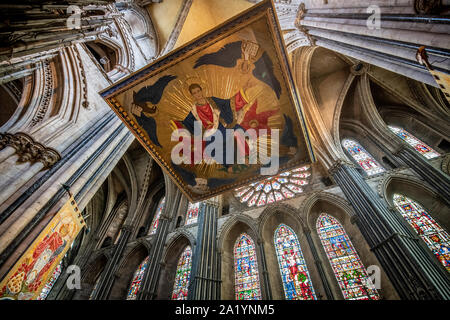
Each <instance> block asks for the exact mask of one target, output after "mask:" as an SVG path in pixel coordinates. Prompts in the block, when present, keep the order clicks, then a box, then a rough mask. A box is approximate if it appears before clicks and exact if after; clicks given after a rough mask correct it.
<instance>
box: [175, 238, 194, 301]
mask: <svg viewBox="0 0 450 320" xmlns="http://www.w3.org/2000/svg"><path fill="white" fill-rule="evenodd" d="M191 259H192V249H191V247H190V246H187V247H186V249H184V251H183V253H182V254H181V256H180V259H179V260H178V266H177V273H176V275H175V282H174V285H173V291H172V300H187V295H188V288H189V279H190V277H191V265H192V260H191Z"/></svg>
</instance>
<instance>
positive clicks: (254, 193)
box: [235, 166, 311, 207]
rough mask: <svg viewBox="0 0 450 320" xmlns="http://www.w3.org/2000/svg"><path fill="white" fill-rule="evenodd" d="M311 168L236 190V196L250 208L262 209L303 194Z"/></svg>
mask: <svg viewBox="0 0 450 320" xmlns="http://www.w3.org/2000/svg"><path fill="white" fill-rule="evenodd" d="M310 169H311V167H310V166H304V167H301V168H297V169H294V170H291V171H287V172H284V173H282V174H280V175H278V176H276V177H270V178H267V179H265V180H263V181H261V182H256V183H252V184H250V185H248V186H246V187H242V188H239V189H236V190H235V196H236V198H238V199H239V201H240V202H241V203H246V204H247V206H248V207H254V206H255V205H256V206H257V207H262V206H265V205H267V204H271V203H274V202H278V201H283V200H286V199H291V198H293V197H295V196H296V195H298V194H301V193H303V187H304V186H306V185H308V184H309V179H310V178H311V171H310Z"/></svg>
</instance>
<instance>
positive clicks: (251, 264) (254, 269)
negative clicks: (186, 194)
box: [234, 233, 261, 300]
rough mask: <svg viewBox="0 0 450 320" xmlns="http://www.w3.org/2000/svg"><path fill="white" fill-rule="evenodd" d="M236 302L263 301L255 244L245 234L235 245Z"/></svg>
mask: <svg viewBox="0 0 450 320" xmlns="http://www.w3.org/2000/svg"><path fill="white" fill-rule="evenodd" d="M234 275H235V277H234V279H235V293H236V300H261V290H260V287H259V274H258V263H257V261H256V251H255V244H254V243H253V240H252V239H251V238H250V237H249V236H248V235H247V234H246V233H243V234H241V235H240V236H239V238H238V239H237V240H236V243H235V244H234Z"/></svg>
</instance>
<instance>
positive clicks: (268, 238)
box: [0, 0, 450, 300]
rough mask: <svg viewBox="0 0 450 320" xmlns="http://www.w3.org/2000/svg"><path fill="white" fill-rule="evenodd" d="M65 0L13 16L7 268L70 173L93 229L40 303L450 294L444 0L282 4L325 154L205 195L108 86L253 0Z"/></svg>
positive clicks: (1, 245)
mask: <svg viewBox="0 0 450 320" xmlns="http://www.w3.org/2000/svg"><path fill="white" fill-rule="evenodd" d="M18 2H20V3H18ZM22 2H23V3H27V6H28V7H26V6H25V5H21V3H22ZM56 2H57V1H40V3H45V4H47V5H48V6H41V5H38V6H34V5H30V4H28V2H27V1H15V2H11V5H9V6H6V7H7V9H5V10H4V11H3V9H2V15H8V21H9V22H8V25H2V26H1V27H0V28H3V29H4V30H3V32H1V33H0V37H3V38H2V45H1V47H0V99H1V101H2V105H1V107H0V175H1V179H0V278H3V277H4V276H5V274H6V273H7V272H8V270H9V269H10V268H11V266H12V265H14V264H15V262H16V261H17V259H18V258H19V257H20V256H21V255H22V254H23V253H24V252H25V250H26V249H27V248H28V246H29V245H30V244H31V243H32V242H33V240H34V238H35V237H36V236H37V235H38V234H39V233H40V232H41V231H42V230H43V228H44V227H45V226H46V225H47V223H48V222H49V221H50V220H51V218H52V217H53V215H54V214H55V213H56V212H57V210H58V208H60V207H61V206H62V204H63V203H64V202H65V201H66V200H67V197H66V193H65V189H64V187H63V186H62V185H63V184H64V185H65V186H68V187H70V190H71V192H72V193H73V195H74V197H75V199H76V201H77V203H78V206H79V208H80V209H81V210H82V212H83V216H84V217H85V220H86V224H87V226H86V228H85V229H83V231H82V232H81V233H80V234H79V235H78V236H77V238H76V239H75V241H74V242H73V244H72V245H71V248H70V250H69V251H68V252H67V254H66V255H65V257H64V258H63V260H62V261H61V263H60V264H59V265H58V267H57V268H56V269H55V271H54V274H53V277H52V279H51V280H50V281H49V282H48V283H47V284H46V286H45V287H44V289H43V291H42V292H41V295H40V297H39V299H49V300H50V299H51V300H72V299H74V300H83V299H85V300H87V299H100V300H106V299H113V300H114V299H116V300H117V299H123V300H125V299H128V300H153V299H177V300H179V299H275V300H278V299H291V300H344V299H345V300H361V299H364V300H372V299H387V300H398V299H411V300H416V299H436V300H439V299H450V252H449V250H450V234H449V233H450V180H449V177H450V176H449V174H450V172H449V170H450V136H449V133H450V121H449V120H450V95H449V92H450V91H449V90H450V89H449V87H448V82H447V85H444V84H442V82H439V76H437V75H441V76H442V75H444V76H445V75H446V76H447V77H448V74H449V72H450V70H449V64H448V61H449V60H448V59H450V45H449V44H450V41H449V37H448V31H449V30H448V25H449V22H450V16H449V10H448V7H446V6H445V5H444V4H445V3H448V2H446V1H410V0H398V1H363V0H358V1H354V0H352V1H347V0H345V1H344V0H332V1H308V0H303V1H302V0H278V1H274V3H275V7H276V11H277V14H278V16H279V21H280V25H281V28H282V30H283V34H284V38H285V44H286V49H287V51H288V53H289V57H290V63H291V70H292V74H293V76H294V78H295V79H294V80H295V82H296V85H297V89H298V92H299V94H300V96H301V98H302V103H303V108H304V112H305V118H306V122H307V125H308V127H309V129H310V135H311V141H312V144H313V147H314V151H315V154H316V157H317V161H316V162H314V163H312V164H311V165H307V166H302V167H299V168H297V169H294V170H292V171H290V172H287V173H283V174H280V175H278V176H273V177H270V178H268V179H266V180H264V181H261V182H259V183H254V184H252V185H248V186H245V187H242V188H240V189H237V190H234V191H233V192H229V193H227V194H222V195H220V196H217V197H215V198H212V199H208V200H205V201H202V202H199V203H189V201H188V200H187V199H186V197H185V196H184V195H182V193H181V192H180V190H179V189H178V188H177V187H176V186H175V185H174V184H173V182H172V181H171V180H170V178H169V177H168V176H167V175H166V173H165V172H164V171H163V170H162V169H161V168H160V167H159V165H158V164H157V163H156V162H155V161H153V159H152V158H151V157H150V156H149V154H148V153H147V152H146V151H145V150H144V149H143V148H142V147H141V145H140V144H139V143H138V142H137V141H136V140H135V139H134V137H133V135H132V134H131V132H130V131H129V130H128V129H127V128H126V127H125V126H124V125H123V124H122V123H121V121H120V120H119V119H118V118H117V117H116V116H115V115H114V113H113V112H112V110H110V109H109V107H108V106H107V105H106V103H105V102H104V100H103V99H101V97H100V96H99V94H98V92H99V91H100V90H102V89H104V88H106V87H107V86H109V85H111V84H113V83H114V82H116V81H117V80H119V79H121V78H123V77H124V76H126V75H128V74H129V73H131V72H133V71H135V70H137V69H139V68H141V67H143V66H145V65H146V64H149V63H151V62H152V61H153V60H155V59H157V58H158V57H160V56H163V55H165V54H166V53H168V52H170V51H171V50H173V49H174V48H177V47H179V46H180V45H182V44H184V43H186V42H188V41H189V40H191V39H193V38H194V37H196V36H198V35H200V34H201V33H203V32H205V31H207V30H209V29H211V28H212V27H214V26H216V25H218V24H220V23H222V22H223V21H225V20H227V19H229V18H231V17H232V16H234V15H235V14H237V13H239V12H241V11H243V10H245V9H247V8H250V7H251V6H252V5H254V4H255V3H256V2H259V1H247V0H227V1H223V0H171V1H168V0H163V1H151V0H150V1H138V0H117V1H114V0H106V1H96V0H91V1H64V5H59V6H58V8H56V6H54V4H55V3H56ZM344 2H345V6H344V5H343V3H344ZM374 3H375V4H377V5H379V7H380V9H381V13H382V18H381V19H382V20H381V29H374V28H372V29H369V28H368V27H367V26H366V20H367V18H368V16H369V14H366V8H367V7H368V6H370V5H372V4H374ZM69 4H76V5H78V6H80V7H81V10H82V14H81V22H82V26H83V27H82V28H81V29H73V28H72V29H70V28H68V27H67V26H66V24H65V22H64V23H62V24H58V23H59V21H60V20H64V19H59V18H58V17H65V13H64V12H65V10H64V9H63V7H64V6H67V5H69ZM25 7H26V8H25ZM52 7H55V9H52ZM30 10H34V11H30ZM30 12H33V13H30ZM384 13H389V15H386V16H383V14H384ZM27 15H29V16H27ZM199 17H202V19H199ZM423 17H427V19H423ZM47 19H55V20H54V21H55V24H51V25H48V24H46V21H47ZM32 20H33V22H32V23H31V22H30V21H32ZM3 21H5V17H3ZM6 33H8V34H9V36H8V37H5V36H4V35H5V34H6ZM422 46H424V47H425V48H426V49H427V48H430V49H429V50H427V58H428V62H429V64H428V65H427V64H426V63H425V64H424V63H423V62H420V61H418V60H417V56H416V53H417V51H418V49H419V48H420V47H422ZM430 65H431V66H430ZM447 79H448V78H447ZM70 265H77V266H79V267H80V268H81V289H79V290H70V289H68V288H67V286H65V282H66V279H67V277H68V275H67V273H66V272H65V270H67V268H68V266H70ZM373 275H375V276H373ZM370 279H371V280H370ZM372 280H373V281H372ZM375 280H376V281H375ZM0 290H1V288H0Z"/></svg>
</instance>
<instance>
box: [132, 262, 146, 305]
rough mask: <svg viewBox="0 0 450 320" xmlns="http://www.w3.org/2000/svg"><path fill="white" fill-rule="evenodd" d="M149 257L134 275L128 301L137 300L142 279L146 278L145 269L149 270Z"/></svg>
mask: <svg viewBox="0 0 450 320" xmlns="http://www.w3.org/2000/svg"><path fill="white" fill-rule="evenodd" d="M147 264H148V257H147V258H145V259H144V261H142V262H141V264H140V265H139V267H138V268H137V269H136V271H135V272H134V275H133V280H132V281H131V285H130V288H129V289H128V294H127V300H136V296H137V294H138V292H139V289H140V287H141V282H142V277H143V276H144V272H145V269H146V268H147Z"/></svg>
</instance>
